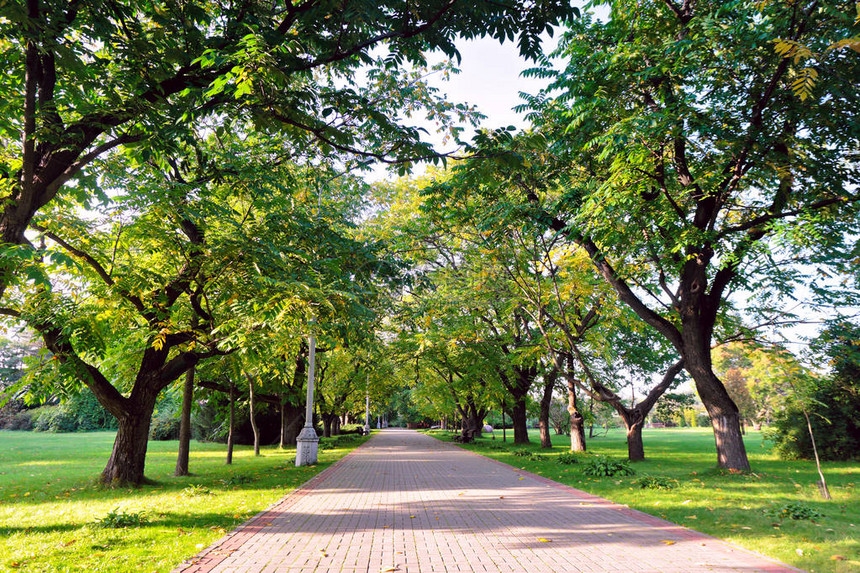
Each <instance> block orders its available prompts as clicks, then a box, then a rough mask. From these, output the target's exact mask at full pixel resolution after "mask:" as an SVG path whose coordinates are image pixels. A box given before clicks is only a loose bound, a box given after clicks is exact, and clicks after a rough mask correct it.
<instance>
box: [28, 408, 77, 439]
mask: <svg viewBox="0 0 860 573" xmlns="http://www.w3.org/2000/svg"><path fill="white" fill-rule="evenodd" d="M33 429H34V430H36V431H37V432H53V433H61V432H74V431H76V430H77V429H78V424H77V418H76V417H75V414H74V412H72V411H71V410H70V409H69V408H68V407H67V405H66V404H59V405H56V406H42V407H41V408H37V409H36V410H35V411H34V413H33Z"/></svg>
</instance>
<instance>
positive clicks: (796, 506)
mask: <svg viewBox="0 0 860 573" xmlns="http://www.w3.org/2000/svg"><path fill="white" fill-rule="evenodd" d="M774 515H775V517H777V518H778V519H796V520H801V519H808V520H810V521H814V520H816V519H818V518H821V517H824V514H822V513H819V512H817V511H815V510H814V509H812V508H811V507H809V506H808V505H804V504H802V503H798V502H796V501H791V502H789V503H787V504H785V505H784V506H782V507H781V508H779V509H778V510H776V512H775V513H774Z"/></svg>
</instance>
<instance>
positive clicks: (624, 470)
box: [582, 456, 635, 477]
mask: <svg viewBox="0 0 860 573" xmlns="http://www.w3.org/2000/svg"><path fill="white" fill-rule="evenodd" d="M582 473H584V474H585V475H587V476H594V477H612V476H616V475H621V476H632V475H633V474H634V473H635V472H634V471H633V468H631V467H630V464H629V462H628V461H627V460H614V459H612V458H606V457H603V456H598V457H596V458H592V459H590V460H588V463H587V464H586V465H585V467H584V468H582Z"/></svg>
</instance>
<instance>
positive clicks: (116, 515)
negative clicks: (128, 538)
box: [95, 507, 147, 529]
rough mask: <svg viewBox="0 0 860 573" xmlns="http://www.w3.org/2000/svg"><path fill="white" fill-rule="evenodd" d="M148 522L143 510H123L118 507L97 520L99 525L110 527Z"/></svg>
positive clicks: (133, 525)
mask: <svg viewBox="0 0 860 573" xmlns="http://www.w3.org/2000/svg"><path fill="white" fill-rule="evenodd" d="M146 522H147V518H146V514H145V513H143V512H123V511H120V509H119V508H118V507H117V508H115V509H113V510H111V511H110V512H108V514H107V515H105V516H104V517H102V518H100V519H97V520H96V521H95V523H96V525H97V526H99V527H104V528H108V529H121V528H123V527H138V526H140V525H143V524H144V523H146Z"/></svg>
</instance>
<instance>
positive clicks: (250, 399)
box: [248, 376, 260, 456]
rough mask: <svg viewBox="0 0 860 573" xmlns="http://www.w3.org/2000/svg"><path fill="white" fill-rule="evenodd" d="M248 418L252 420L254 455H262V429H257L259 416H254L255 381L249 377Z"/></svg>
mask: <svg viewBox="0 0 860 573" xmlns="http://www.w3.org/2000/svg"><path fill="white" fill-rule="evenodd" d="M248 408H249V411H248V417H249V418H250V419H251V431H252V432H254V455H255V456H259V455H260V429H259V428H258V427H257V416H256V415H255V414H254V380H253V378H251V377H250V376H248Z"/></svg>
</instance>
